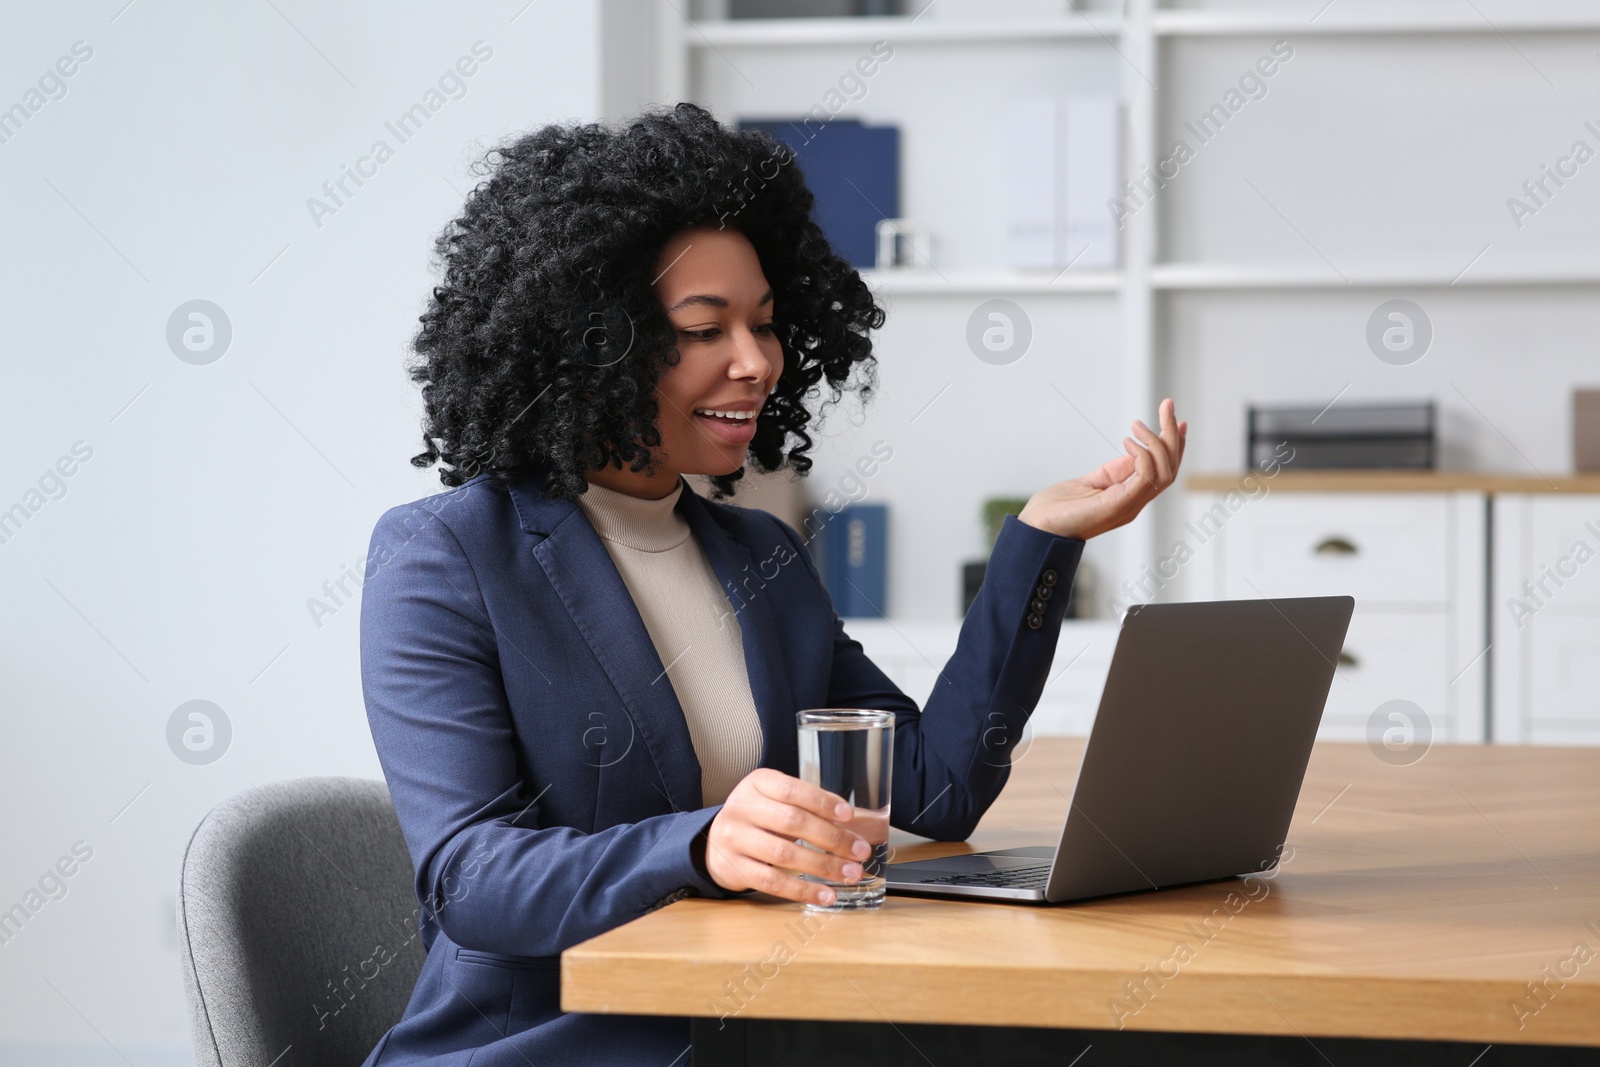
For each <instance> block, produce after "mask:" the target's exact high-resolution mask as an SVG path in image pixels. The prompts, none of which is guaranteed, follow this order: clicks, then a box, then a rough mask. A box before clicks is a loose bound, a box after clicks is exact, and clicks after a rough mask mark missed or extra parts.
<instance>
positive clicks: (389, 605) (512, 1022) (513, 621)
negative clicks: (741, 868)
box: [361, 473, 1083, 1067]
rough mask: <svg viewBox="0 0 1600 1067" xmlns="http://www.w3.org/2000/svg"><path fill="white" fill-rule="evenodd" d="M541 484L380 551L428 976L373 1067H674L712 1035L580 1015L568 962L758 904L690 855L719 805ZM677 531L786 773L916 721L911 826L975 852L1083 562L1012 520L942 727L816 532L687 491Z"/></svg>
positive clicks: (640, 628)
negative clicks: (578, 947)
mask: <svg viewBox="0 0 1600 1067" xmlns="http://www.w3.org/2000/svg"><path fill="white" fill-rule="evenodd" d="M543 484H544V483H543V479H542V478H541V477H540V476H539V475H538V474H537V473H534V474H530V475H528V476H526V477H524V478H523V479H522V480H521V481H520V482H519V483H518V484H517V485H515V486H514V487H512V488H511V489H510V490H504V489H501V488H499V487H497V486H496V485H495V483H494V482H493V481H492V480H491V479H490V476H489V475H487V474H485V475H480V476H478V477H476V478H473V479H472V480H471V481H468V482H466V483H464V484H463V485H460V486H458V487H456V488H454V489H452V490H449V491H446V492H443V493H439V494H437V495H434V496H430V497H425V498H423V499H422V500H418V501H415V502H413V503H410V504H405V505H401V506H399V507H395V508H392V509H390V510H389V511H387V512H385V513H384V515H383V516H382V517H381V518H380V519H379V520H378V523H377V527H376V529H375V530H374V531H373V534H372V543H371V547H370V550H369V552H368V558H367V563H366V581H365V584H364V586H363V592H362V604H361V680H362V689H363V693H364V697H365V702H366V707H367V716H368V721H369V722H370V724H371V728H372V738H373V742H374V744H375V745H376V747H377V751H378V757H379V760H380V761H381V763H382V766H383V773H384V777H385V778H386V779H387V781H388V784H389V790H390V792H391V794H392V795H393V797H394V803H395V808H396V810H397V812H398V814H399V819H400V826H401V829H402V830H403V831H404V834H405V839H406V844H407V846H408V848H409V849H410V852H411V857H412V860H413V862H414V864H415V868H416V892H417V899H418V901H419V902H420V904H421V908H420V920H419V922H420V934H421V937H422V941H423V944H424V945H425V946H426V948H427V950H428V953H427V959H426V962H425V963H424V965H423V968H422V973H421V975H420V977H419V978H418V980H417V984H416V988H415V991H414V992H413V994H412V997H411V1001H410V1003H409V1005H408V1006H407V1008H406V1011H405V1014H404V1016H403V1017H402V1018H401V1020H400V1022H399V1023H397V1024H396V1025H395V1026H394V1027H393V1028H392V1029H391V1030H390V1031H389V1032H388V1033H387V1034H386V1035H385V1036H384V1038H383V1039H382V1040H381V1041H380V1042H379V1043H378V1045H377V1047H376V1048H374V1049H373V1051H372V1054H371V1055H370V1056H369V1057H368V1058H367V1061H366V1064H367V1067H378V1065H382V1067H402V1065H418V1064H426V1065H429V1067H443V1065H445V1064H455V1065H465V1064H467V1063H468V1061H469V1060H470V1061H471V1063H472V1064H473V1065H474V1067H499V1065H505V1067H527V1065H528V1064H529V1063H537V1064H546V1063H595V1064H641V1063H654V1064H660V1065H662V1067H665V1065H667V1064H669V1063H673V1062H675V1059H676V1058H677V1057H681V1056H682V1055H683V1053H684V1052H686V1051H687V1047H688V1045H689V1023H688V1020H686V1019H682V1018H671V1017H659V1016H604V1015H585V1014H577V1013H563V1012H562V1011H561V1008H560V953H561V952H562V950H563V949H566V948H568V947H569V946H572V945H575V944H578V943H579V942H581V941H584V940H586V939H588V938H591V937H594V936H596V935H598V934H600V933H603V932H605V931H606V930H610V929H612V928H613V927H616V926H619V925H621V924H622V923H625V922H627V921H628V920H630V919H633V918H636V917H638V916H640V915H643V914H644V913H646V912H648V911H650V910H651V909H652V908H654V907H656V906H659V905H660V904H661V903H663V902H666V901H670V900H672V899H676V898H678V897H681V896H683V895H685V894H687V893H692V894H699V895H701V896H705V897H729V896H735V895H737V894H733V893H730V892H729V891H727V890H725V889H723V888H722V887H720V886H719V885H717V884H716V883H715V882H713V881H712V880H711V879H710V877H709V876H708V875H707V873H706V870H705V868H704V866H703V864H704V860H703V857H702V856H700V855H697V854H696V850H694V849H692V848H691V843H693V842H694V841H695V839H696V838H697V837H701V835H704V834H705V833H706V830H707V828H708V826H709V825H710V823H711V820H712V818H713V817H714V816H715V815H716V814H717V812H718V811H719V810H720V806H719V807H710V808H706V807H702V806H701V798H700V765H699V762H698V761H697V760H696V758H695V754H694V748H693V746H692V744H691V743H690V739H689V731H688V726H687V725H686V723H685V720H684V715H683V711H682V709H681V707H680V706H679V704H678V701H677V698H676V696H675V695H674V693H673V689H672V684H671V682H670V680H669V679H668V678H667V677H666V676H665V672H664V669H663V665H662V663H661V660H660V658H659V657H658V656H657V654H656V651H655V647H654V644H653V643H652V642H651V640H650V635H649V632H648V631H647V630H646V629H645V626H644V622H643V620H642V619H641V618H640V616H639V613H638V610H637V609H636V608H635V606H634V603H633V599H632V597H631V596H630V595H629V592H628V589H627V587H626V586H625V585H624V584H623V581H622V577H621V575H620V574H619V573H618V572H617V569H616V567H615V565H614V564H613V563H612V561H611V557H610V556H609V554H608V553H607V552H606V549H605V546H604V545H603V544H602V543H601V541H600V538H599V535H598V534H596V533H595V530H594V527H593V525H592V524H591V523H590V522H589V520H588V517H587V516H586V515H585V514H584V512H583V511H582V509H581V508H579V507H578V505H577V504H576V502H573V501H563V500H558V499H554V498H551V497H549V496H547V495H546V494H545V493H544V492H543ZM677 510H678V513H679V514H681V515H682V516H683V517H684V518H685V519H686V520H687V521H688V523H689V526H690V528H691V530H692V531H693V534H694V536H695V537H696V538H698V539H699V543H700V545H701V547H702V548H703V549H704V551H705V553H706V556H707V557H708V559H709V560H710V563H711V566H712V567H713V569H714V570H715V572H716V574H717V577H718V578H719V579H720V580H721V582H722V585H723V588H724V590H725V591H726V592H727V594H728V607H729V609H730V610H729V613H728V615H727V616H725V621H726V622H727V623H728V624H730V625H731V624H732V623H733V622H734V621H735V620H736V621H737V624H738V626H739V627H740V630H741V632H742V634H743V640H744V651H745V659H746V663H747V667H748V671H749V677H750V688H751V691H752V694H753V696H754V698H755V705H756V710H757V712H758V713H759V715H760V719H761V726H762V734H763V747H762V756H761V765H762V766H763V767H774V768H777V769H778V770H781V771H784V772H785V773H788V774H798V773H799V766H798V754H797V747H796V726H795V712H796V711H798V710H799V709H801V708H820V707H865V708H884V709H891V710H893V711H894V713H895V736H894V776H893V792H892V801H891V803H892V808H891V820H890V821H891V824H892V825H893V826H895V827H896V828H898V829H901V830H906V831H910V832H912V833H915V834H919V835H922V836H924V837H930V838H936V839H940V840H961V839H964V838H965V837H967V835H968V834H970V833H971V831H972V829H973V827H974V826H975V825H976V824H977V822H978V819H979V818H980V817H981V816H982V815H983V813H984V812H985V811H986V810H987V809H988V807H989V805H990V804H991V803H992V802H993V801H994V799H995V798H996V797H997V796H998V795H999V793H1000V790H1001V787H1002V786H1004V784H1005V782H1006V777H1007V774H1008V772H1009V770H1010V766H1009V753H1010V751H1011V746H1012V744H1013V743H1014V742H1015V741H1016V740H1017V739H1019V738H1020V737H1021V734H1022V730H1023V726H1024V725H1025V723H1026V721H1027V718H1028V716H1029V714H1030V713H1031V712H1032V711H1033V708H1034V706H1035V704H1036V703H1037V702H1038V699H1039V696H1040V693H1041V692H1042V691H1043V689H1044V685H1045V682H1046V679H1047V674H1048V672H1049V669H1050V663H1051V660H1052V658H1053V656H1054V654H1055V648H1056V641H1057V637H1058V635H1059V632H1060V626H1061V619H1062V617H1063V615H1064V614H1065V612H1066V607H1067V599H1068V597H1067V593H1068V590H1069V589H1070V588H1071V585H1072V577H1073V574H1074V572H1075V571H1076V569H1077V565H1078V560H1079V557H1080V555H1081V553H1082V550H1083V542H1082V541H1081V540H1078V539H1077V538H1069V537H1058V536H1056V535H1054V534H1051V533H1048V532H1046V531H1044V530H1040V529H1038V528H1036V527H1034V526H1030V525H1028V524H1026V523H1023V522H1021V521H1020V520H1018V519H1017V518H1016V517H1015V516H1010V515H1008V516H1006V518H1005V519H1004V524H1003V525H1002V527H1001V529H1000V533H999V538H998V540H997V542H996V544H995V546H994V549H993V552H992V554H991V557H990V560H989V567H988V570H987V573H986V574H985V577H984V580H983V585H982V588H981V589H980V591H979V593H978V596H977V599H976V600H975V601H974V602H973V604H972V607H971V609H970V610H969V611H968V613H967V616H966V620H965V622H964V623H963V624H962V628H961V634H960V639H959V642H958V644H957V647H956V652H955V654H954V656H953V657H952V658H951V659H950V661H949V664H948V665H947V666H946V667H945V669H944V671H943V673H942V674H941V675H940V676H939V680H938V683H937V685H936V687H935V689H934V692H933V694H932V696H930V697H929V698H928V701H927V707H926V708H925V709H920V710H919V709H918V707H917V705H916V704H915V703H914V702H913V701H912V700H911V699H910V698H909V697H907V696H906V695H905V694H904V693H902V692H901V691H900V689H899V688H898V687H896V686H895V684H894V683H893V682H892V681H890V679H889V678H888V677H887V676H885V675H884V673H883V672H882V671H881V670H880V669H879V668H878V667H877V666H876V665H874V664H873V662H872V661H871V660H870V659H868V658H867V656H866V655H865V654H864V653H863V651H862V648H861V645H860V644H859V643H858V642H856V641H854V640H852V639H851V638H850V637H849V636H848V635H847V634H846V633H845V630H844V627H843V625H842V623H841V622H840V620H839V618H838V616H837V615H835V613H834V609H833V604H832V601H831V600H830V598H829V596H828V594H827V592H826V590H825V589H824V587H823V585H822V582H821V579H820V577H819V576H818V573H817V569H816V566H815V565H814V564H813V562H812V559H811V556H810V554H809V552H808V551H807V548H806V546H805V543H804V542H803V541H802V540H801V538H800V536H799V535H798V534H797V533H796V532H795V531H794V529H793V528H792V527H790V526H789V525H788V524H787V523H785V522H782V521H781V520H779V519H777V518H776V517H774V516H773V515H771V514H769V513H767V512H765V511H761V510H758V509H755V508H745V507H740V506H737V505H732V504H726V503H718V502H714V501H711V500H709V499H707V498H706V497H702V496H700V495H699V494H698V493H696V492H695V491H694V489H693V488H692V487H691V486H689V485H688V484H687V482H685V483H684V490H683V493H682V494H681V496H680V499H679V502H678V504H677ZM821 514H822V515H824V516H825V515H826V514H827V513H826V512H822V513H821ZM703 847H704V845H703V841H702V843H701V850H700V851H701V852H702V853H703ZM714 992H715V990H707V996H708V997H709V996H710V995H712V994H713V993H714Z"/></svg>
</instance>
